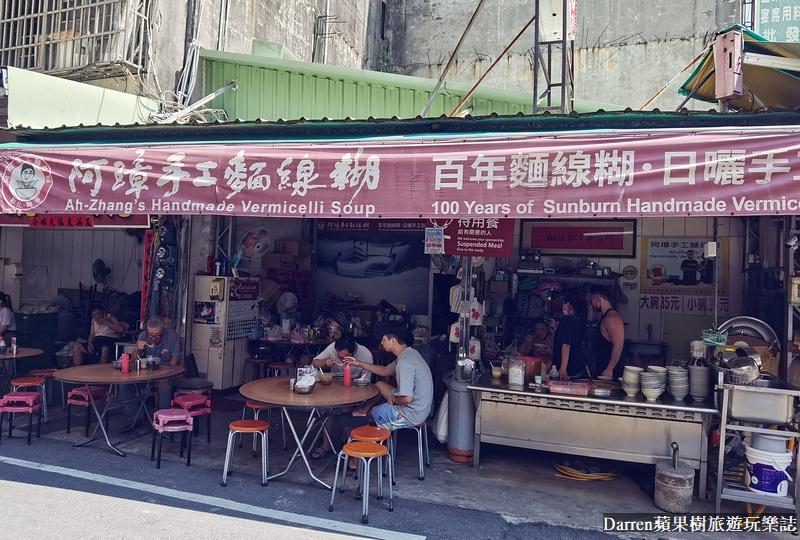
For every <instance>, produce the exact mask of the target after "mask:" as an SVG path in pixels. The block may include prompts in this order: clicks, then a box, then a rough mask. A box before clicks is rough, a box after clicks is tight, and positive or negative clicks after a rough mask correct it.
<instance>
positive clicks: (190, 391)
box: [175, 388, 211, 397]
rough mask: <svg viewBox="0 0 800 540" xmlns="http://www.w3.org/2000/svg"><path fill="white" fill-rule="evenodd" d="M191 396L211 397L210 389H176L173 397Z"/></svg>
mask: <svg viewBox="0 0 800 540" xmlns="http://www.w3.org/2000/svg"><path fill="white" fill-rule="evenodd" d="M192 394H196V395H201V396H207V397H211V388H177V389H176V390H175V397H177V396H188V395H192Z"/></svg>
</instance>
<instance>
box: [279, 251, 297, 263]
mask: <svg viewBox="0 0 800 540" xmlns="http://www.w3.org/2000/svg"><path fill="white" fill-rule="evenodd" d="M281 262H282V263H293V262H294V255H287V254H286V253H281Z"/></svg>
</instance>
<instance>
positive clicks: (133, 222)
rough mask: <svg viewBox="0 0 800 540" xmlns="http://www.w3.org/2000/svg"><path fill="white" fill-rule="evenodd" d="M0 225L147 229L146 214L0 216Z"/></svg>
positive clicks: (148, 223)
mask: <svg viewBox="0 0 800 540" xmlns="http://www.w3.org/2000/svg"><path fill="white" fill-rule="evenodd" d="M0 225H11V226H28V227H56V228H74V229H82V228H87V227H90V228H91V227H119V228H139V229H143V228H147V227H150V220H149V216H148V215H147V214H141V215H134V216H108V215H104V214H100V215H97V216H90V215H80V214H75V215H73V214H69V215H67V214H61V215H59V214H0Z"/></svg>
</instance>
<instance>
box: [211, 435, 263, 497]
mask: <svg viewBox="0 0 800 540" xmlns="http://www.w3.org/2000/svg"><path fill="white" fill-rule="evenodd" d="M228 428H229V429H230V431H229V432H228V449H227V450H226V452H225V466H224V468H223V469H222V487H225V486H226V485H228V471H233V451H234V447H235V446H236V445H235V444H234V439H235V438H236V434H237V433H252V434H253V436H254V437H255V435H256V434H257V433H258V434H260V435H261V485H262V486H264V487H266V485H267V475H268V474H269V450H268V448H267V437H269V422H265V421H264V420H236V421H235V422H231V423H230V425H229V426H228Z"/></svg>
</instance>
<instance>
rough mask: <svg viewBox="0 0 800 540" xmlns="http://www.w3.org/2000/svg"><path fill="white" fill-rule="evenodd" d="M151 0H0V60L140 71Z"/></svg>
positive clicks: (57, 70) (47, 68) (43, 67)
mask: <svg viewBox="0 0 800 540" xmlns="http://www.w3.org/2000/svg"><path fill="white" fill-rule="evenodd" d="M154 3H155V0H0V65H4V66H14V67H18V68H22V69H31V70H36V71H42V72H45V73H50V74H54V75H64V76H69V74H70V73H79V72H81V71H83V68H86V67H90V66H91V67H97V68H104V67H108V66H113V65H117V66H119V65H122V66H125V67H127V68H129V69H133V70H145V69H147V47H148V45H149V42H148V40H149V30H148V27H149V20H150V15H151V10H152V9H153V7H154V6H153V4H154ZM106 75H107V73H104V76H106Z"/></svg>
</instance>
